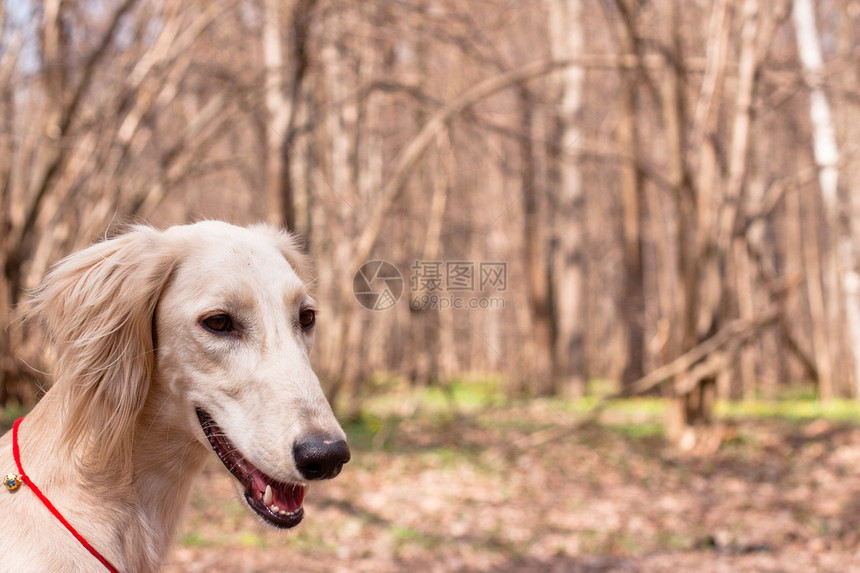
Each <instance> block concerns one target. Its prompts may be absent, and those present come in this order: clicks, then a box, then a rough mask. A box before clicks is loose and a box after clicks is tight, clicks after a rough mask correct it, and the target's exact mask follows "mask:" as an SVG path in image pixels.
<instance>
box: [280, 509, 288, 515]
mask: <svg viewBox="0 0 860 573" xmlns="http://www.w3.org/2000/svg"><path fill="white" fill-rule="evenodd" d="M278 513H280V514H281V515H290V514H289V513H287V510H286V509H282V510H281V511H279V512H278Z"/></svg>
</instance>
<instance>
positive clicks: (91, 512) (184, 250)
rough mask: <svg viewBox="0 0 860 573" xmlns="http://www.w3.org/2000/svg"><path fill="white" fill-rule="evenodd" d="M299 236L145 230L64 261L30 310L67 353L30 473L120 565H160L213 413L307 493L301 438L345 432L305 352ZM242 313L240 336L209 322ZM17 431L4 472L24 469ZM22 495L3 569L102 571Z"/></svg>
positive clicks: (218, 228) (2, 462)
mask: <svg viewBox="0 0 860 573" xmlns="http://www.w3.org/2000/svg"><path fill="white" fill-rule="evenodd" d="M305 267H306V265H305V261H304V258H303V257H302V255H301V254H300V253H299V251H298V250H297V249H296V246H295V244H294V242H293V240H292V238H291V237H290V236H289V235H286V234H284V233H281V232H279V231H277V230H274V229H272V228H269V227H265V226H258V227H252V228H240V227H234V226H231V225H228V224H226V223H221V222H215V221H209V222H203V223H197V224H195V225H188V226H179V227H171V228H170V229H167V230H166V231H164V232H159V231H156V230H154V229H151V228H148V227H135V228H133V229H132V230H131V231H129V232H128V233H126V234H123V235H120V236H118V237H117V238H114V239H110V240H107V241H104V242H102V243H99V244H96V245H93V246H92V247H89V248H88V249H85V250H83V251H80V252H78V253H75V254H73V255H71V256H69V257H68V258H67V259H65V260H63V261H62V262H60V263H59V264H58V265H57V266H56V267H55V268H54V269H53V270H52V271H51V273H50V274H49V276H48V277H47V279H46V280H45V282H44V284H43V285H42V286H41V287H40V288H39V289H38V291H37V292H36V293H35V296H34V298H33V302H32V303H31V305H30V308H29V309H28V311H27V312H28V313H29V314H31V315H34V316H39V317H42V318H43V319H44V320H45V321H46V323H47V325H48V328H49V330H50V332H51V334H52V337H53V340H54V343H55V344H56V347H57V356H58V360H57V364H56V368H55V375H54V383H53V386H52V388H51V389H50V391H48V393H47V394H46V395H45V396H44V398H43V399H42V400H41V401H40V402H39V403H38V405H37V406H36V407H35V409H34V410H33V411H32V412H31V413H30V414H29V415H28V416H27V417H26V418H25V419H24V421H23V423H22V425H21V428H20V435H19V441H20V448H21V457H22V462H23V464H24V469H25V471H26V472H27V474H28V475H29V476H30V478H31V479H32V480H33V481H34V482H35V483H36V484H37V485H38V486H39V487H40V488H41V489H42V491H43V492H44V493H45V495H46V496H47V497H48V498H49V499H50V500H51V501H52V502H53V503H54V505H55V506H56V507H57V508H58V509H59V510H60V511H61V512H62V513H63V514H64V515H65V517H66V518H67V519H68V520H69V521H70V522H71V523H72V525H74V526H75V527H76V528H77V529H78V531H79V532H80V533H81V534H82V535H83V536H84V537H85V538H86V539H87V540H88V541H89V542H90V543H91V544H92V545H93V546H94V547H96V548H97V549H98V550H99V551H100V552H101V553H102V554H103V555H104V556H105V557H106V558H107V559H108V560H109V561H111V562H112V563H113V564H114V565H115V566H116V567H117V568H119V570H120V571H124V572H129V573H132V572H141V573H142V572H148V571H156V570H158V569H159V568H160V566H161V564H162V562H163V560H164V559H165V556H166V554H167V552H168V550H169V546H170V542H171V539H172V538H173V536H174V533H175V532H176V528H177V525H178V523H179V520H180V515H181V513H182V510H183V507H184V506H185V505H186V501H187V498H188V494H189V490H190V487H191V483H192V481H193V478H194V477H195V476H196V475H197V474H198V473H199V471H200V469H201V467H202V465H203V463H204V461H205V460H206V459H207V456H212V455H214V454H213V453H212V450H211V448H210V447H209V444H208V442H207V440H206V437H205V436H204V434H203V432H202V430H201V428H200V423H199V421H198V420H197V418H196V415H195V411H194V407H195V405H204V406H205V408H206V409H207V410H208V411H209V412H210V413H211V414H212V415H213V417H214V418H215V419H216V420H217V421H218V424H219V426H220V428H221V429H222V430H223V431H224V433H225V434H226V435H227V436H229V438H230V440H231V441H232V442H233V444H234V445H235V446H236V448H238V450H239V451H241V452H242V453H243V454H244V455H245V457H246V458H247V459H248V460H250V461H251V462H252V463H253V464H254V465H256V466H257V467H259V468H260V469H261V470H262V471H264V472H265V473H266V474H268V475H270V476H272V477H273V478H276V479H279V480H282V481H285V482H286V481H289V482H296V483H305V481H304V480H303V479H302V477H301V475H300V474H299V473H298V471H297V469H296V467H295V464H294V462H293V459H292V454H291V448H292V444H293V443H294V442H295V440H296V439H297V438H298V437H299V436H301V435H302V433H303V432H311V431H323V432H326V433H328V434H329V435H338V436H343V432H342V430H341V429H340V427H339V425H338V423H337V421H336V419H335V417H334V415H333V414H332V411H331V408H330V407H329V405H328V403H327V401H326V399H325V397H324V395H323V392H322V390H321V388H320V385H319V382H318V380H317V378H316V376H315V374H314V373H313V371H312V369H311V365H310V361H309V358H308V351H309V348H310V345H311V342H312V340H311V337H312V331H311V332H310V333H309V332H305V331H304V330H303V329H302V328H300V327H299V326H298V322H297V320H298V319H297V316H298V313H299V311H300V310H301V308H303V307H306V306H309V305H311V306H312V305H313V302H312V300H311V299H310V295H309V293H308V287H307V284H306V282H305V280H303V277H304V273H305V272H306V271H305ZM213 312H230V313H236V314H239V315H241V317H242V319H243V321H245V323H246V325H247V328H246V330H247V332H246V333H245V334H246V336H244V337H243V338H242V340H241V341H239V342H236V341H235V340H234V341H225V340H224V338H223V337H221V338H219V337H215V336H212V333H211V332H207V331H206V330H205V329H203V328H202V327H201V324H200V321H201V319H202V317H205V316H206V315H207V313H209V314H211V313H213ZM14 470H15V464H14V461H13V457H12V448H11V432H10V433H7V434H5V435H4V436H2V437H0V476H2V475H4V474H6V473H9V472H14ZM104 570H105V569H104V567H103V566H102V565H101V564H100V563H99V562H98V561H97V560H96V559H95V558H94V557H93V556H91V555H90V554H89V553H88V552H87V551H86V550H85V549H84V548H83V547H82V546H81V545H80V544H79V543H78V542H77V541H76V540H75V539H74V538H73V537H72V535H71V534H70V533H69V532H68V531H67V530H66V529H65V528H64V527H63V526H62V525H61V524H60V523H59V522H58V521H57V520H56V519H55V518H54V517H53V516H52V515H51V514H50V513H49V512H48V510H47V509H46V508H45V507H44V506H42V505H41V503H40V502H39V500H38V499H37V498H36V496H35V495H34V494H33V493H32V492H31V491H28V488H27V487H26V486H23V487H21V488H20V489H19V490H18V491H17V492H15V493H8V492H6V491H5V489H0V572H5V571H16V572H18V573H24V572H29V571H32V572H40V573H41V572H46V571H52V572H54V571H57V572H59V571H63V572H66V571H87V572H89V571H104Z"/></svg>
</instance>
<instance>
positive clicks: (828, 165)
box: [793, 0, 860, 399]
mask: <svg viewBox="0 0 860 573" xmlns="http://www.w3.org/2000/svg"><path fill="white" fill-rule="evenodd" d="M793 15H794V27H795V31H796V33H797V50H798V54H799V55H800V61H801V63H802V65H803V70H804V72H805V77H806V82H807V85H808V87H809V117H810V120H811V121H812V140H813V155H814V158H815V164H816V166H817V167H818V184H819V187H820V189H821V198H822V202H823V206H824V220H825V225H824V226H823V228H822V231H823V232H824V233H825V237H827V238H828V239H829V240H828V241H826V243H825V245H826V247H825V248H826V250H825V252H824V253H822V254H821V257H820V262H821V271H822V278H823V281H824V292H823V296H826V297H827V298H826V299H824V298H822V301H821V303H820V304H821V308H819V309H817V310H818V312H824V316H822V317H821V319H822V320H824V321H825V324H824V325H822V326H821V327H819V328H820V329H821V330H822V332H821V333H820V336H821V340H820V343H821V344H822V345H824V346H823V347H820V348H816V354H821V353H826V354H827V355H828V356H827V357H826V358H827V359H828V360H829V361H831V362H832V360H833V351H834V345H833V340H832V339H828V337H829V335H830V334H833V335H835V336H837V337H838V332H840V331H842V329H843V325H842V324H841V320H840V309H845V314H846V316H847V319H848V320H847V322H848V329H847V330H848V333H847V334H848V339H849V342H848V348H849V349H850V352H851V354H852V358H853V366H854V382H855V385H857V384H860V298H858V296H857V293H858V289H860V277H858V273H857V268H858V267H857V265H858V263H857V260H856V256H855V249H854V242H853V238H852V236H851V228H850V221H851V218H850V217H845V218H844V219H843V217H842V216H841V215H842V213H843V212H844V209H843V208H842V207H841V206H840V200H839V189H838V183H839V166H838V163H839V148H838V146H837V143H836V132H835V129H834V126H833V119H832V116H831V112H830V104H829V103H828V101H827V97H826V96H825V94H824V90H823V89H822V83H823V77H822V71H823V70H822V68H823V61H822V55H821V45H820V42H819V39H818V29H817V26H816V23H815V8H814V5H813V3H812V2H811V0H794V11H793ZM812 239H813V237H810V241H811V240H812ZM826 373H827V372H826V371H825V372H822V371H821V367H820V365H819V374H820V375H821V376H822V378H821V380H820V383H821V385H820V388H821V395H820V397H821V398H822V399H828V398H831V397H833V394H834V392H835V386H836V381H835V380H827V379H826V378H825V377H824V376H825V374H826ZM832 373H833V374H835V373H836V370H832Z"/></svg>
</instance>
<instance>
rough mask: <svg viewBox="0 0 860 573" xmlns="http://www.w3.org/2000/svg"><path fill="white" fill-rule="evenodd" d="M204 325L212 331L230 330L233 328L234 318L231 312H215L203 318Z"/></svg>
mask: <svg viewBox="0 0 860 573" xmlns="http://www.w3.org/2000/svg"><path fill="white" fill-rule="evenodd" d="M203 326H204V327H205V328H206V329H207V330H211V331H212V332H230V331H232V330H233V319H232V318H230V315H229V314H214V315H212V316H210V317H208V318H205V319H203Z"/></svg>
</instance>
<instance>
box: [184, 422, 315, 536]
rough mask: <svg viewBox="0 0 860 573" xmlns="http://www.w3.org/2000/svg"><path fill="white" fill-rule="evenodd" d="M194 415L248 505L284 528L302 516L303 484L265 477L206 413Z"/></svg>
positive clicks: (292, 525)
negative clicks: (242, 491) (237, 483)
mask: <svg viewBox="0 0 860 573" xmlns="http://www.w3.org/2000/svg"><path fill="white" fill-rule="evenodd" d="M197 418H198V419H199V420H200V426H201V427H202V428H203V433H204V434H206V437H207V438H208V439H209V443H210V444H211V445H212V449H213V450H214V451H215V453H216V454H217V455H218V457H219V458H221V461H222V462H223V463H224V465H225V466H226V467H227V469H228V470H230V473H231V474H233V476H235V478H236V479H237V480H239V483H241V484H242V487H243V488H244V490H245V501H246V502H247V503H248V506H249V507H250V508H251V509H253V510H254V511H255V512H256V513H257V514H258V515H259V516H260V517H262V518H263V520H265V521H266V522H267V523H269V524H271V525H274V526H275V527H280V528H284V529H287V528H290V527H294V526H296V525H298V524H299V522H300V521H301V520H302V517H304V510H303V509H302V500H303V499H304V497H305V487H304V486H303V485H301V484H297V483H283V482H279V481H276V480H275V479H273V478H271V477H269V476H267V475H266V474H264V473H263V472H262V471H260V470H259V469H258V468H257V467H255V466H254V465H253V464H252V463H251V462H249V461H248V460H247V459H246V458H245V457H244V456H243V455H242V454H241V453H240V452H239V450H237V449H236V447H235V446H234V445H233V444H232V443H231V442H230V440H229V439H228V438H227V436H225V435H224V432H223V431H222V430H221V428H219V427H218V426H217V425H216V424H215V422H214V421H213V420H212V417H211V416H210V415H209V414H207V413H206V412H204V411H203V410H201V409H200V408H197Z"/></svg>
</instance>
